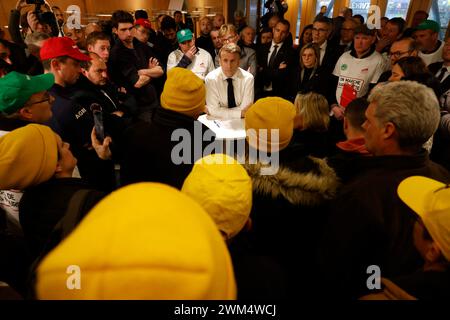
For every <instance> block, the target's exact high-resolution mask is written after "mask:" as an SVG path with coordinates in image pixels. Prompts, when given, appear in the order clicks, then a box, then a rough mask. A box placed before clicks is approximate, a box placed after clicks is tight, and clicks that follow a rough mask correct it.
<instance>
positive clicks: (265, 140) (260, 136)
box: [245, 97, 296, 152]
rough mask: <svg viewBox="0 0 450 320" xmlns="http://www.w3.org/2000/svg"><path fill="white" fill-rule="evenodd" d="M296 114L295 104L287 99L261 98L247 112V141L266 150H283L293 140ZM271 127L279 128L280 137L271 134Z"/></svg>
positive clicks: (258, 148)
mask: <svg viewBox="0 0 450 320" xmlns="http://www.w3.org/2000/svg"><path fill="white" fill-rule="evenodd" d="M295 115H296V110H295V107H294V105H293V104H292V103H291V102H289V101H287V100H285V99H282V98H278V97H268V98H263V99H259V100H258V101H256V102H255V103H254V104H253V105H252V106H251V107H250V108H249V109H248V111H247V113H246V114H245V129H246V130H247V142H248V143H249V145H250V146H252V147H253V148H255V149H257V150H261V151H264V152H270V151H272V152H276V151H280V150H283V149H284V148H286V147H287V146H288V144H289V142H290V141H291V138H292V135H293V132H294V118H295ZM249 129H253V130H249ZM261 129H265V130H267V133H263V132H261V131H259V130H261ZM271 129H278V139H276V137H275V136H272V135H271V131H270V130H271Z"/></svg>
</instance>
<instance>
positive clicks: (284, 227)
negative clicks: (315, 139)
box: [235, 152, 339, 298]
mask: <svg viewBox="0 0 450 320" xmlns="http://www.w3.org/2000/svg"><path fill="white" fill-rule="evenodd" d="M285 155H286V153H284V152H282V153H281V154H280V161H281V164H280V167H279V170H278V172H277V173H276V174H274V175H262V174H261V168H262V167H263V166H262V164H261V163H257V164H253V165H251V164H246V165H245V168H246V170H247V172H248V174H249V175H250V177H251V178H252V182H253V206H252V212H251V219H252V230H251V231H250V233H249V234H248V240H249V241H248V242H249V243H248V244H249V247H250V251H251V256H253V257H255V256H256V257H259V259H261V260H263V261H264V259H266V260H267V259H269V261H272V263H275V264H277V265H279V266H280V268H281V269H280V272H281V274H280V273H276V274H267V275H266V276H265V277H263V278H262V279H260V282H262V283H271V282H270V281H269V280H271V281H272V283H273V282H274V281H275V280H276V281H279V279H285V280H284V281H283V284H280V286H281V289H280V288H277V289H279V290H278V291H277V293H276V294H277V297H289V298H293V297H296V294H298V289H299V288H300V287H301V288H304V289H306V290H308V291H309V292H310V294H311V295H314V292H313V291H314V290H315V285H314V281H315V279H316V277H315V270H316V267H315V261H316V249H317V248H316V245H317V244H318V239H319V238H320V237H321V233H322V227H323V224H324V221H325V219H326V217H327V212H328V202H329V200H331V199H333V198H334V196H335V194H336V190H337V188H338V186H339V182H338V178H337V176H336V174H335V172H334V171H333V169H332V168H330V167H329V166H328V165H327V163H326V162H325V161H324V160H322V159H318V158H313V157H298V156H295V155H293V154H291V155H290V156H288V157H286V156H285ZM288 159H289V161H287V160H288ZM247 256H248V255H247ZM236 259H239V256H238V258H236ZM236 259H235V260H236ZM237 261H239V260H237ZM254 267H255V268H257V270H259V269H261V268H263V269H262V270H265V269H264V267H265V266H262V265H259V266H254ZM253 270H254V269H253ZM257 270H254V271H253V272H251V274H250V275H247V276H248V277H250V278H251V277H253V276H254V275H253V274H254V273H255V272H258V271H257ZM241 278H242V275H241ZM268 279H269V280H268ZM274 279H275V280H274ZM239 285H240V283H239V281H238V286H239ZM241 286H242V285H241ZM260 286H261V284H259V285H258V286H257V287H258V288H260ZM243 295H244V294H243Z"/></svg>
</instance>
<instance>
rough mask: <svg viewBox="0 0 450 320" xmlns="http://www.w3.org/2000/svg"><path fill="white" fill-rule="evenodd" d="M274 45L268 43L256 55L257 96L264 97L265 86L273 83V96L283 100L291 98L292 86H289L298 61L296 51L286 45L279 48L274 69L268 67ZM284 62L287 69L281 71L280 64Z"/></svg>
mask: <svg viewBox="0 0 450 320" xmlns="http://www.w3.org/2000/svg"><path fill="white" fill-rule="evenodd" d="M271 45H272V43H268V44H266V45H264V46H261V47H259V49H258V51H257V53H256V60H257V64H258V71H257V75H256V81H255V82H256V95H257V96H259V97H261V96H264V92H263V91H264V86H267V85H269V84H270V83H272V88H273V91H272V93H271V94H270V95H271V96H278V97H282V98H286V99H288V98H289V91H290V90H289V89H290V86H289V85H287V84H288V83H291V81H292V75H293V71H294V70H295V69H296V67H297V61H296V59H295V58H294V57H295V55H294V49H292V47H291V46H289V45H287V44H286V43H284V44H283V45H282V46H281V48H278V52H277V55H276V57H275V62H274V64H273V68H270V67H269V66H268V56H269V51H270V47H271ZM282 62H284V63H286V64H287V68H284V69H280V68H279V67H280V64H281V63H282Z"/></svg>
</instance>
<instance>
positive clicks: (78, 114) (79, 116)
mask: <svg viewBox="0 0 450 320" xmlns="http://www.w3.org/2000/svg"><path fill="white" fill-rule="evenodd" d="M86 112H87V111H86V109H85V108H83V109H81V110H80V111H78V112H77V113H76V114H75V118H76V119H77V120H78V119H80V118H81V117H82V116H83V114H85V113H86Z"/></svg>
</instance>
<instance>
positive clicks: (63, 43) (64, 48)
mask: <svg viewBox="0 0 450 320" xmlns="http://www.w3.org/2000/svg"><path fill="white" fill-rule="evenodd" d="M62 56H68V57H71V58H73V59H75V60H78V61H89V60H91V58H89V56H87V55H85V54H84V53H82V52H81V51H80V49H78V47H77V45H76V44H75V42H74V41H73V40H72V39H70V38H68V37H56V38H50V39H48V40H45V42H44V44H43V45H42V48H41V60H42V61H44V60H48V59H53V58H58V57H62Z"/></svg>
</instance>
